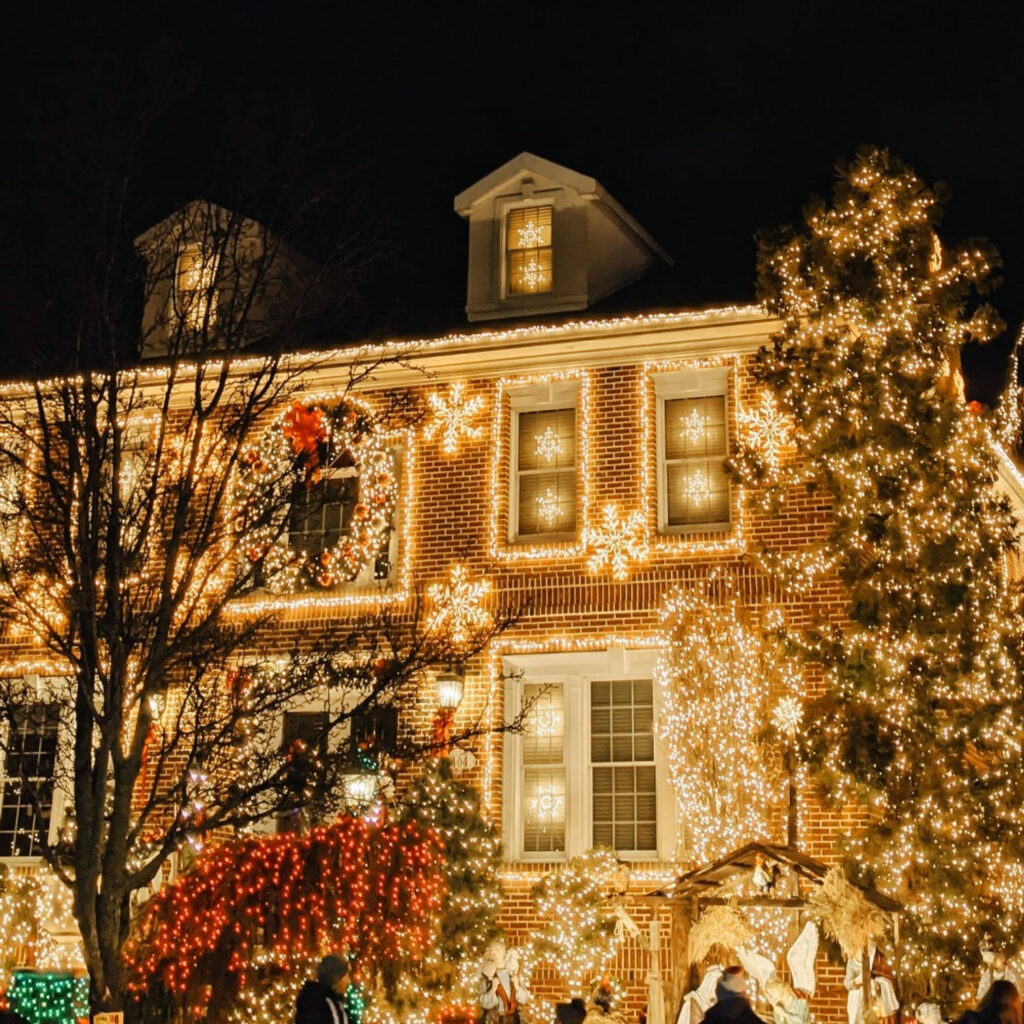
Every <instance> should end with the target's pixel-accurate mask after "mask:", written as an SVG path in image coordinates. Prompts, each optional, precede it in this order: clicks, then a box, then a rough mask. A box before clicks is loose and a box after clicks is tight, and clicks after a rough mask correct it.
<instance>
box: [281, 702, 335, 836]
mask: <svg viewBox="0 0 1024 1024" xmlns="http://www.w3.org/2000/svg"><path fill="white" fill-rule="evenodd" d="M328 725H329V719H328V717H327V712H326V711H286V712H285V715H284V722H283V724H282V728H281V753H282V754H284V756H285V757H286V758H287V761H288V766H287V768H286V770H285V773H284V779H283V784H284V787H285V789H286V790H287V792H288V796H289V801H288V802H289V804H290V803H291V802H292V799H294V800H295V802H296V805H297V806H295V807H294V808H293V809H292V810H289V811H286V812H285V813H284V814H282V815H281V817H280V818H279V819H278V825H277V830H278V831H279V832H296V831H301V830H302V829H303V828H304V827H306V825H308V824H309V822H310V820H311V817H312V816H314V815H315V811H314V810H313V807H312V806H311V804H313V805H315V803H316V802H317V801H318V798H319V799H322V798H323V796H324V793H323V788H324V777H323V767H322V759H323V757H324V755H325V754H326V753H327V727H328Z"/></svg>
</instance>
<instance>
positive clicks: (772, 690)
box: [654, 574, 802, 863]
mask: <svg viewBox="0 0 1024 1024" xmlns="http://www.w3.org/2000/svg"><path fill="white" fill-rule="evenodd" d="M762 620H763V610H761V614H760V615H759V614H758V610H757V609H753V610H748V609H745V608H744V607H743V605H742V604H741V601H740V592H739V586H738V583H737V581H736V580H735V579H733V578H732V577H730V576H726V575H724V574H713V575H712V577H711V578H710V579H709V580H708V582H707V583H706V584H705V585H704V586H694V587H689V588H684V589H680V590H677V591H675V592H673V593H672V594H671V595H669V597H668V598H667V599H666V601H665V606H664V609H663V612H662V624H663V628H664V630H665V634H664V638H663V644H664V653H663V654H662V656H661V657H660V658H659V659H658V662H657V664H656V666H655V670H654V677H655V681H656V682H657V685H658V687H659V691H660V693H661V713H660V717H659V721H658V731H659V733H660V735H661V738H662V741H663V742H664V744H665V748H666V750H667V753H668V762H669V775H670V778H671V780H672V785H673V789H674V791H675V795H676V802H677V805H678V808H679V820H680V821H682V822H683V823H684V827H685V832H686V853H687V859H689V860H692V861H694V862H696V863H704V862H705V861H708V860H713V859H714V858H715V857H718V856H721V855H722V854H723V853H726V852H728V851H729V850H730V849H732V848H734V847H736V846H739V845H742V844H743V843H745V842H749V841H750V840H752V839H771V838H776V837H777V834H778V833H779V831H780V829H779V826H780V825H781V822H782V817H781V815H775V816H774V817H773V810H775V809H777V808H778V807H779V806H780V805H781V802H782V795H783V783H784V781H785V780H784V777H783V773H782V766H781V758H780V756H779V750H778V749H777V747H776V746H775V745H774V744H772V743H771V742H770V741H768V740H766V739H765V730H766V726H767V725H768V724H769V720H770V713H771V709H772V702H773V699H774V700H775V701H778V700H782V699H789V700H792V701H798V700H799V696H800V694H801V692H802V680H801V676H800V672H799V668H798V666H797V664H796V663H795V662H794V661H793V660H792V659H791V658H788V657H786V656H785V655H784V654H783V652H782V651H781V649H779V648H778V647H777V646H776V645H775V644H774V643H773V642H772V640H771V638H770V637H769V636H766V634H765V630H764V626H763V624H762Z"/></svg>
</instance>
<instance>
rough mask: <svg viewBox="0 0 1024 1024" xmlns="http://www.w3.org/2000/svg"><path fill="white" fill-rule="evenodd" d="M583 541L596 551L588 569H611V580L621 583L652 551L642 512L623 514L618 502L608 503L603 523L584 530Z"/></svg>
mask: <svg viewBox="0 0 1024 1024" xmlns="http://www.w3.org/2000/svg"><path fill="white" fill-rule="evenodd" d="M583 543H584V546H585V547H587V548H588V549H592V552H593V553H592V554H591V555H590V558H589V559H588V560H587V569H588V570H589V571H590V572H592V573H598V572H601V571H602V570H603V569H609V570H610V571H611V574H612V579H614V580H618V581H620V582H621V581H623V580H627V579H629V573H630V570H631V569H632V567H633V566H634V565H637V564H640V563H643V562H646V561H647V559H648V557H649V555H650V552H651V548H650V543H649V542H648V540H647V522H646V519H645V517H644V514H643V512H641V511H640V510H637V511H635V512H630V513H629V515H627V516H620V515H619V509H618V506H617V505H605V507H604V510H603V512H602V514H601V525H600V526H596V527H588V528H587V529H585V530H584V531H583Z"/></svg>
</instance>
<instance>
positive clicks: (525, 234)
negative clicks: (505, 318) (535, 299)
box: [505, 206, 552, 295]
mask: <svg viewBox="0 0 1024 1024" xmlns="http://www.w3.org/2000/svg"><path fill="white" fill-rule="evenodd" d="M551 214H552V208H551V207H550V206H528V207H524V208H519V209H515V210H510V211H509V214H508V221H507V224H506V230H505V253H506V258H507V267H506V275H507V281H508V294H509V295H536V294H537V293H539V292H549V291H551V287H552V273H551V219H552V218H551Z"/></svg>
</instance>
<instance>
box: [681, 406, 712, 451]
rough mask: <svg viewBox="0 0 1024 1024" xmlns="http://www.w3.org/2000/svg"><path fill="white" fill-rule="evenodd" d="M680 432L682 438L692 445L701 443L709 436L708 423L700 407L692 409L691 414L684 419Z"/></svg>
mask: <svg viewBox="0 0 1024 1024" xmlns="http://www.w3.org/2000/svg"><path fill="white" fill-rule="evenodd" d="M680 433H681V436H682V439H683V440H684V441H686V442H687V443H688V444H691V445H697V444H700V443H701V442H702V441H703V440H704V439H705V438H706V437H707V424H706V423H705V421H704V416H703V414H702V413H701V411H700V410H699V409H691V410H690V415H689V416H687V417H686V419H685V420H684V421H683V429H682V431H681V432H680Z"/></svg>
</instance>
